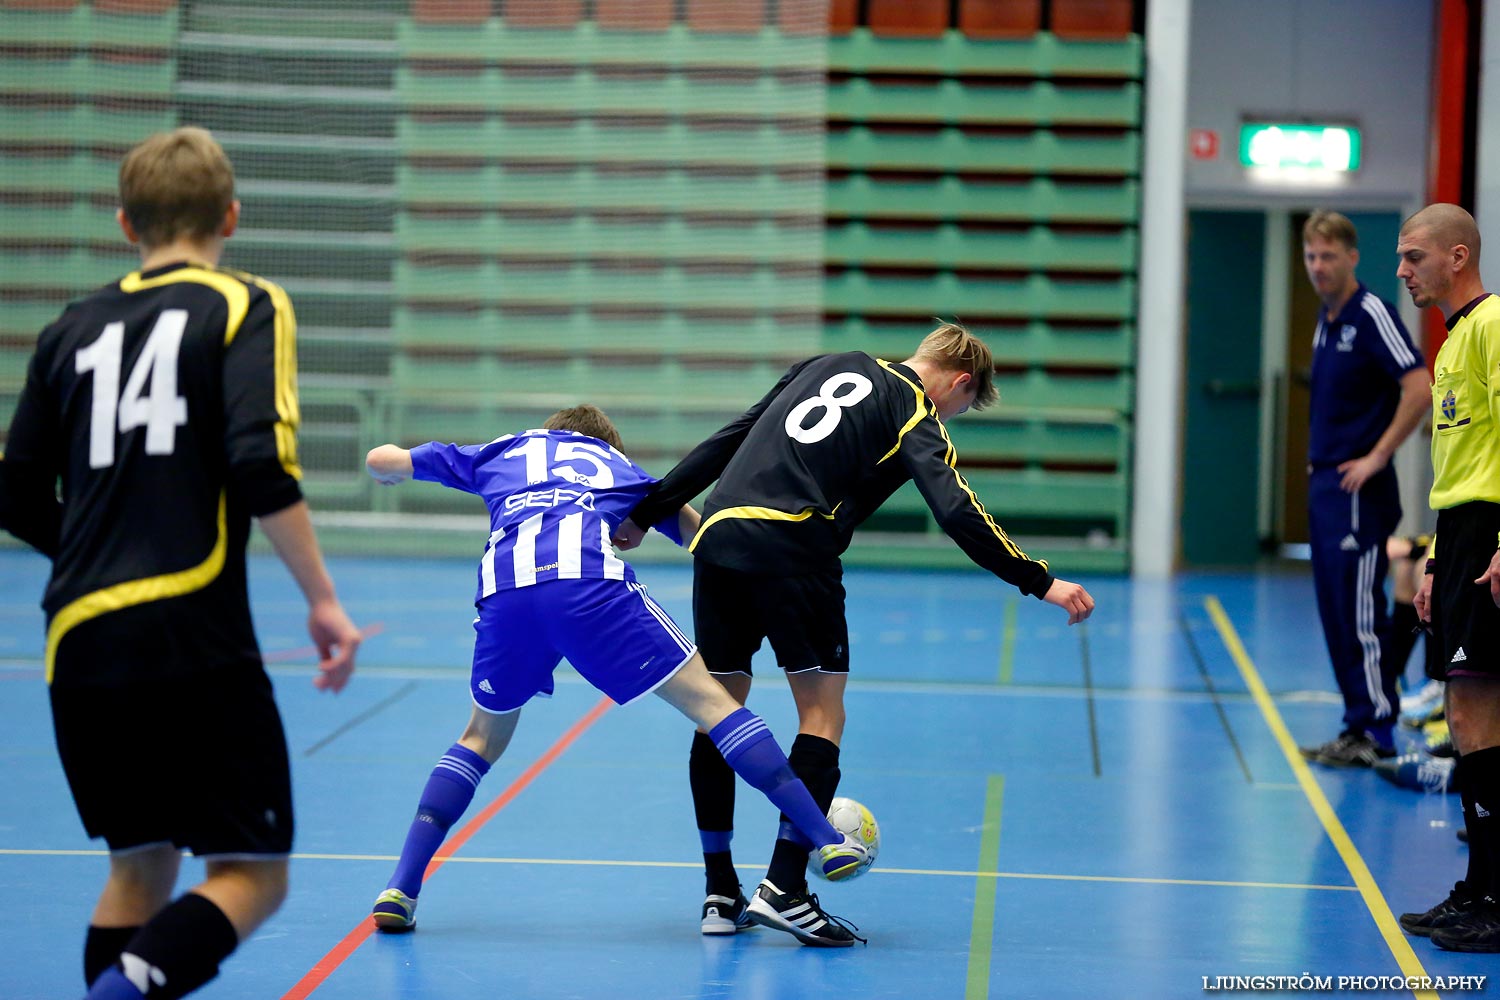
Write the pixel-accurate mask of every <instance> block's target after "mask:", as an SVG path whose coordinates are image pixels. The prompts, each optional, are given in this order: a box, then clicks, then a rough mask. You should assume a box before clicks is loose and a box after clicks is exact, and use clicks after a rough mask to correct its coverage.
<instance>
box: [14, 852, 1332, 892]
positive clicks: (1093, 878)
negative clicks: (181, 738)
mask: <svg viewBox="0 0 1500 1000" xmlns="http://www.w3.org/2000/svg"><path fill="white" fill-rule="evenodd" d="M980 849H981V852H983V846H981V848H980ZM998 851H999V848H998V841H997V846H996V854H997V856H998ZM6 855H12V856H32V857H61V858H71V857H90V858H107V857H109V852H108V851H101V850H84V851H74V850H67V851H64V850H44V849H36V848H31V849H25V848H5V847H0V857H4V856H6ZM291 858H292V860H293V861H381V862H386V863H390V862H395V861H400V860H401V859H400V857H399V856H397V855H395V854H293V855H292V856H291ZM445 863H446V864H452V865H575V866H581V867H591V868H693V869H701V868H702V867H703V862H701V861H620V860H611V859H606V858H472V857H464V856H462V855H454V856H453V857H450V858H448V859H447V861H446V862H445ZM767 864H768V862H765V861H737V862H735V867H736V868H745V869H748V870H750V871H763V870H765V868H766V865H767ZM871 873H872V874H878V875H926V876H937V877H939V878H984V879H999V878H1014V879H1033V880H1037V881H1043V882H1125V883H1130V884H1134V885H1205V886H1215V887H1219V888H1224V889H1296V890H1299V891H1305V890H1308V889H1318V890H1325V891H1329V892H1358V891H1359V890H1358V888H1357V887H1355V886H1352V885H1309V884H1303V883H1299V882H1229V881H1220V880H1216V879H1195V878H1143V877H1138V876H1132V875H1054V874H1050V873H1048V872H1002V871H993V870H986V871H961V870H958V869H946V868H885V867H882V866H880V865H876V866H875V867H874V868H873V869H871Z"/></svg>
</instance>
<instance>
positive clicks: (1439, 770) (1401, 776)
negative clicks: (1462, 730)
mask: <svg viewBox="0 0 1500 1000" xmlns="http://www.w3.org/2000/svg"><path fill="white" fill-rule="evenodd" d="M1455 763H1456V761H1455V760H1454V759H1453V758H1452V757H1434V756H1432V755H1431V754H1429V753H1423V752H1422V751H1420V750H1418V751H1416V752H1415V753H1405V754H1402V755H1401V756H1399V757H1392V758H1391V759H1390V760H1378V761H1376V762H1375V764H1374V767H1375V773H1376V774H1378V775H1380V776H1381V777H1382V778H1384V779H1385V780H1386V781H1389V782H1390V783H1391V784H1393V785H1399V786H1400V787H1402V788H1414V789H1416V790H1417V791H1419V792H1439V793H1446V792H1457V791H1458V786H1457V785H1456V784H1454V783H1453V766H1454V764H1455Z"/></svg>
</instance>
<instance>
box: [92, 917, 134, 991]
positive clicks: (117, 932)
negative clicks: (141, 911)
mask: <svg viewBox="0 0 1500 1000" xmlns="http://www.w3.org/2000/svg"><path fill="white" fill-rule="evenodd" d="M139 932H140V928H139V927H97V926H95V925H94V924H89V932H88V935H87V936H86V937H85V938H84V939H83V982H84V985H85V986H93V985H94V980H96V979H98V978H99V973H101V972H103V971H104V970H105V969H107V968H109V967H110V966H111V965H114V964H115V963H116V962H118V961H119V960H120V952H122V951H124V950H125V946H126V945H127V944H129V943H130V939H131V938H133V937H135V936H136V934H137V933H139Z"/></svg>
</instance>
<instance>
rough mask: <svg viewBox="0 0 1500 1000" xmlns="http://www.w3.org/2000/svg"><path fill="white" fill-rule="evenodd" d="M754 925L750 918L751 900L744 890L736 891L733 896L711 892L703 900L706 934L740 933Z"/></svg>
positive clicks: (704, 930) (704, 931)
mask: <svg viewBox="0 0 1500 1000" xmlns="http://www.w3.org/2000/svg"><path fill="white" fill-rule="evenodd" d="M754 926H755V924H754V922H753V921H751V919H750V902H749V900H747V899H746V898H745V894H744V893H743V892H736V893H735V894H734V896H733V898H731V897H729V896H720V895H718V894H717V893H709V895H708V898H707V899H705V900H704V901H703V933H705V934H738V933H739V932H740V931H748V930H750V929H751V928H752V927H754Z"/></svg>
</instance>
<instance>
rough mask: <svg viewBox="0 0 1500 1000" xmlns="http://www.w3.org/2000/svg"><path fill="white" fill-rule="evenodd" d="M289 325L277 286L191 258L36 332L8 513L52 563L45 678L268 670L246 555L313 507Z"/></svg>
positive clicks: (101, 679)
mask: <svg viewBox="0 0 1500 1000" xmlns="http://www.w3.org/2000/svg"><path fill="white" fill-rule="evenodd" d="M295 333H296V321H295V319H294V318H293V315H292V309H291V305H290V303H289V302H288V301H287V298H286V295H285V293H283V292H282V290H281V289H280V288H279V287H277V286H276V285H274V284H272V283H271V282H268V281H264V280H262V279H260V278H256V277H254V276H252V275H248V274H241V273H238V272H233V271H227V270H220V269H217V268H209V267H205V266H201V265H195V264H174V265H170V266H167V267H163V268H158V269H155V270H152V271H147V272H137V273H133V274H130V275H127V276H126V277H125V278H123V279H121V280H120V281H119V282H117V283H115V284H113V285H109V286H107V287H105V288H102V289H100V290H99V291H97V292H95V293H93V294H92V295H89V296H88V297H86V298H84V299H81V300H80V301H78V302H75V303H73V304H72V305H70V306H69V307H68V308H67V309H66V310H65V311H64V312H63V314H62V316H60V317H59V318H58V319H57V321H56V322H54V323H53V324H52V325H50V326H48V327H47V328H46V329H45V330H43V331H42V333H41V335H40V337H39V338H38V341H37V347H36V353H35V354H34V355H33V357H32V359H31V364H30V368H29V370H28V372H27V378H26V385H25V389H24V390H23V392H22V395H21V399H20V401H19V403H18V404H17V409H16V413H15V417H14V419H13V421H12V423H11V428H10V434H9V437H8V439H7V441H6V447H5V457H4V462H3V469H4V474H5V485H4V502H3V504H0V510H3V512H4V520H5V525H4V526H5V527H6V528H7V529H9V530H11V531H12V532H14V533H15V534H17V535H18V536H20V537H22V538H24V539H25V540H27V541H29V542H31V544H33V545H35V546H36V547H37V548H39V549H41V550H42V551H43V552H45V553H47V554H48V555H51V556H52V557H53V568H52V577H51V579H50V581H49V582H48V585H47V590H46V593H45V595H44V597H43V601H42V606H43V608H44V609H45V611H46V612H47V617H48V634H47V672H48V680H49V682H51V681H53V680H54V679H55V680H56V681H58V682H66V683H70V684H71V683H118V682H125V681H129V680H142V679H146V678H149V677H152V676H157V677H161V678H171V677H174V676H180V675H182V674H184V673H190V672H193V671H196V670H206V669H214V668H215V667H216V665H217V666H219V667H222V666H223V665H224V664H225V663H226V662H240V663H249V662H254V663H256V664H258V663H259V653H258V651H257V649H256V645H255V638H254V634H253V631H252V629H251V625H250V617H249V607H248V600H247V597H246V592H245V560H244V548H245V540H246V537H247V535H248V532H249V519H250V517H252V516H259V515H263V514H269V513H274V512H276V511H278V510H281V509H283V508H285V507H286V506H288V505H290V504H291V503H294V502H296V501H297V500H298V499H300V497H301V491H300V488H299V486H298V478H299V477H300V469H299V468H298V465H297V454H296V427H297V422H298V408H297V390H296V354H295V351H296V348H295V339H294V338H295ZM59 482H60V484H61V497H62V502H61V504H60V505H59V504H58V502H57V498H56V493H55V491H56V489H57V484H58V483H59ZM164 616H169V617H164ZM168 625H169V627H167V626H168ZM158 629H160V631H158V632H157V635H156V636H155V637H153V636H152V635H150V633H151V632H153V631H157V630H158ZM141 633H146V634H141ZM80 637H81V638H80ZM80 641H81V642H83V646H81V647H79V651H80V652H82V651H84V650H87V655H76V656H75V655H70V653H69V649H70V644H73V643H77V642H80ZM101 646H103V647H105V648H102V649H101V648H100V647H101ZM106 652H107V653H108V654H109V655H99V654H101V653H106ZM54 671H55V678H54Z"/></svg>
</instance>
